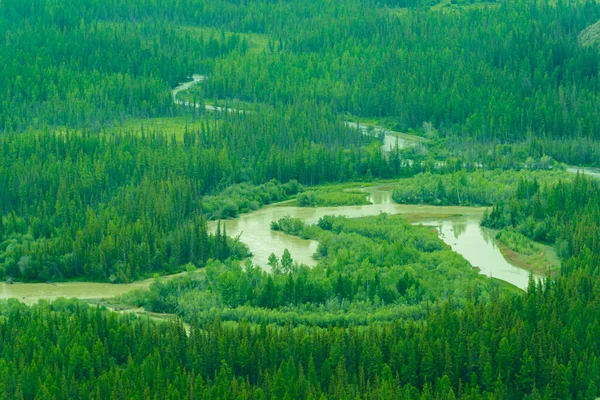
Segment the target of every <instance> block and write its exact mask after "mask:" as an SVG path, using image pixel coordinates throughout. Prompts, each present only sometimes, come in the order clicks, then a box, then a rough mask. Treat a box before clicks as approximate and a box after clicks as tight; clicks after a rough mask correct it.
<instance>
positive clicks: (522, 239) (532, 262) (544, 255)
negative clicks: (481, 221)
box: [496, 229, 560, 276]
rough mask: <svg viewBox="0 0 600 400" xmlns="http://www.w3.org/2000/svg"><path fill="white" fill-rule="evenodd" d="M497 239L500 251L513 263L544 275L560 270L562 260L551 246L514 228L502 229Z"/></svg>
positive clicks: (553, 273)
mask: <svg viewBox="0 0 600 400" xmlns="http://www.w3.org/2000/svg"><path fill="white" fill-rule="evenodd" d="M496 239H497V240H498V248H499V249H500V252H501V253H502V255H503V256H504V258H505V259H506V260H507V261H508V262H510V263H511V264H513V265H516V266H518V267H521V268H524V269H526V270H529V271H532V272H534V273H536V274H539V275H544V276H553V275H556V273H557V272H558V268H559V267H560V260H559V259H558V257H557V256H556V253H555V252H554V250H553V249H552V248H551V247H550V246H545V245H542V244H539V243H536V242H534V241H533V240H531V239H529V238H528V237H526V236H524V235H522V234H521V233H519V232H517V231H515V230H514V229H503V230H501V231H500V232H498V234H497V235H496Z"/></svg>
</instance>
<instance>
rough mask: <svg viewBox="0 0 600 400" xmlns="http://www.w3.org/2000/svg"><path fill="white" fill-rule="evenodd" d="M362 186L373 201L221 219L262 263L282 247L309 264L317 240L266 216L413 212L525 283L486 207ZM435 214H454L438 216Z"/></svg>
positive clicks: (480, 261)
mask: <svg viewBox="0 0 600 400" xmlns="http://www.w3.org/2000/svg"><path fill="white" fill-rule="evenodd" d="M361 190H363V191H365V192H368V193H369V197H368V200H369V201H371V202H372V203H373V204H370V205H363V206H349V207H315V208H313V207H295V206H286V205H281V204H276V205H270V206H266V207H263V208H261V209H260V210H257V211H254V212H251V213H248V214H244V215H241V216H240V217H239V218H237V219H232V220H226V221H221V223H222V224H224V225H225V227H226V228H227V234H228V235H230V236H237V235H240V240H241V241H242V242H244V243H245V244H247V245H248V247H249V249H250V251H251V252H252V254H253V262H254V263H256V264H258V265H260V266H262V267H267V261H268V258H269V255H270V254H271V253H275V254H276V255H277V256H278V257H281V255H282V254H283V251H284V249H286V248H287V249H288V250H289V251H290V254H291V256H292V258H293V259H294V261H296V262H299V263H303V264H306V265H311V266H312V265H315V264H316V261H315V260H314V259H313V257H312V255H313V254H314V253H315V252H316V251H317V246H318V243H317V242H316V241H314V240H304V239H301V238H299V237H296V236H290V235H287V234H285V233H283V232H278V231H272V230H271V229H270V224H271V221H274V220H278V219H279V218H282V217H285V216H286V215H289V216H291V217H297V218H301V219H303V220H304V221H305V222H306V223H308V224H314V223H316V222H318V220H319V218H321V217H323V216H325V215H332V214H334V215H344V216H347V217H364V216H370V215H377V214H379V213H381V212H385V213H388V214H411V215H418V216H419V217H420V218H422V222H421V223H423V224H424V225H430V226H435V227H437V229H438V231H439V233H440V238H441V239H442V240H444V242H446V243H447V244H449V245H450V246H451V247H452V249H453V250H454V251H456V252H458V253H460V254H461V255H462V256H463V257H465V259H467V260H468V261H469V262H470V263H471V265H473V266H476V267H478V268H479V269H480V271H481V273H482V274H484V275H487V276H491V277H494V278H498V279H502V280H504V281H506V282H509V283H511V284H513V285H515V286H517V287H520V288H526V287H527V283H528V281H529V272H528V271H526V270H524V269H521V268H518V267H515V266H513V265H511V264H510V263H508V262H507V261H506V260H505V259H504V257H503V256H502V254H501V253H500V250H499V249H498V246H497V245H496V238H495V234H494V232H492V231H490V230H489V229H486V228H482V227H480V226H479V222H480V220H481V217H482V215H483V212H484V210H485V208H476V207H457V206H450V207H439V206H418V205H403V204H396V203H394V202H393V201H392V190H391V188H390V187H385V186H374V187H367V188H363V189H361ZM440 215H455V216H452V217H449V218H443V219H439V218H437V217H438V216H440ZM216 225H217V222H215V221H211V222H210V223H209V227H210V228H211V229H212V230H213V231H214V230H215V229H216Z"/></svg>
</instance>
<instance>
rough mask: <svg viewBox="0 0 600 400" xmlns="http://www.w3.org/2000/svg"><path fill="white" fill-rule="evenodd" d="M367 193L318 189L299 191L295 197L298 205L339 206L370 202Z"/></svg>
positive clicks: (359, 204) (360, 204)
mask: <svg viewBox="0 0 600 400" xmlns="http://www.w3.org/2000/svg"><path fill="white" fill-rule="evenodd" d="M368 196H369V193H365V192H362V191H360V190H337V189H333V190H331V189H320V190H309V191H306V192H303V193H300V194H299V195H298V196H297V197H296V204H295V205H296V206H298V207H339V206H362V205H367V204H371V202H370V201H368V200H367V197H368Z"/></svg>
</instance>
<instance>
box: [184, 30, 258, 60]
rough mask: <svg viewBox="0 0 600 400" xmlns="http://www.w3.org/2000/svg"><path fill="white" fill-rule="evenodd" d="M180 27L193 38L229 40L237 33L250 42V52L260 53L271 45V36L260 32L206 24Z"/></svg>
mask: <svg viewBox="0 0 600 400" xmlns="http://www.w3.org/2000/svg"><path fill="white" fill-rule="evenodd" d="M178 29H179V30H180V31H181V32H182V33H183V34H187V35H189V36H190V38H192V39H193V40H201V39H204V40H206V39H210V38H211V37H213V38H215V39H216V40H217V41H223V40H225V41H227V40H229V39H230V38H231V37H232V36H234V35H237V36H238V37H239V38H240V39H246V41H247V42H248V53H249V54H256V53H260V52H262V51H263V50H266V49H267V48H268V47H269V36H267V35H262V34H259V33H240V32H231V31H225V30H221V29H216V28H211V27H204V26H180V27H178Z"/></svg>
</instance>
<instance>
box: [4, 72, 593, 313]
mask: <svg viewBox="0 0 600 400" xmlns="http://www.w3.org/2000/svg"><path fill="white" fill-rule="evenodd" d="M206 79H207V78H206V76H204V75H193V76H192V80H191V81H189V82H186V83H183V84H181V85H179V86H177V87H176V88H175V89H173V91H172V96H173V101H174V102H175V103H176V104H181V105H184V106H194V107H200V106H201V105H200V104H192V103H190V102H188V101H182V100H178V99H177V94H178V93H180V92H182V91H184V90H187V89H189V88H190V87H192V86H193V85H195V84H197V83H199V82H202V81H204V80H206ZM205 107H206V109H208V110H212V111H225V110H226V111H229V112H231V111H234V110H233V109H230V108H223V107H218V106H211V105H206V106H205ZM346 125H347V126H351V127H356V128H357V129H360V130H361V131H362V132H363V133H365V134H371V135H376V136H378V135H379V134H383V136H384V141H383V145H382V147H383V148H384V149H386V150H387V151H389V149H390V146H395V145H396V142H397V141H398V144H399V146H401V147H402V146H406V145H409V144H410V143H409V141H408V140H405V139H402V138H398V136H397V135H394V132H391V131H388V130H385V129H384V128H381V127H377V126H367V125H358V124H357V123H351V122H347V123H346ZM567 171H569V172H577V167H569V168H568V169H567ZM585 173H586V174H589V175H590V176H594V177H600V170H596V169H589V168H588V169H585ZM362 190H364V191H365V192H368V193H369V197H368V199H369V201H370V202H371V203H372V204H370V205H364V206H351V207H319V208H310V207H293V206H286V205H282V204H275V205H269V206H266V207H263V208H261V209H259V210H257V211H254V212H251V213H247V214H244V215H242V216H240V217H239V218H237V219H233V220H226V221H223V222H222V223H223V224H224V225H225V226H226V228H227V233H228V234H229V235H230V236H237V235H240V238H241V240H242V241H243V242H244V243H246V244H247V245H248V247H249V248H250V251H251V252H252V254H253V261H254V262H255V263H256V264H258V265H261V266H263V267H265V266H267V259H268V257H269V255H270V254H271V253H272V252H273V253H275V254H276V255H277V256H278V257H279V256H281V254H282V253H283V251H284V249H286V248H287V249H288V250H289V251H290V254H291V255H292V258H293V259H294V260H295V261H297V262H299V263H304V264H307V265H311V266H312V265H315V263H316V261H315V260H314V259H313V258H312V255H313V254H314V253H315V252H316V250H317V245H318V243H317V242H316V241H314V240H304V239H301V238H298V237H294V236H290V235H286V234H284V233H282V232H276V231H272V230H271V229H270V224H271V221H274V220H277V219H279V218H282V217H284V216H286V215H290V216H292V217H298V218H302V219H303V220H304V221H305V222H306V223H308V224H314V223H316V222H317V221H318V220H319V218H321V217H322V216H324V215H332V214H333V215H344V216H347V217H364V216H369V215H377V214H379V213H381V212H385V213H388V214H412V215H414V214H418V215H420V216H421V217H422V218H423V221H422V223H423V224H426V225H431V226H435V227H437V229H438V231H439V232H440V237H441V238H442V239H443V240H444V241H445V242H446V243H447V244H449V245H450V246H451V247H452V249H453V250H454V251H456V252H458V253H460V254H462V255H463V257H465V258H466V259H467V260H468V261H469V262H470V263H471V265H473V266H476V267H478V268H480V270H481V273H482V274H485V275H487V276H492V277H494V278H498V279H502V280H504V281H507V282H509V283H511V284H513V285H515V286H517V287H520V288H525V287H526V286H527V282H528V277H529V272H527V271H525V270H523V269H520V268H517V267H515V266H513V265H511V264H510V263H508V262H507V261H506V260H505V259H504V257H503V256H502V255H501V254H500V251H499V249H498V247H497V245H496V239H495V236H494V234H493V232H490V231H489V230H486V229H485V228H482V227H480V226H479V221H480V220H481V216H482V215H483V211H484V209H483V208H473V207H437V206H417V205H400V204H395V203H394V202H393V201H392V192H391V188H389V187H382V186H374V187H369V188H363V189H362ZM436 215H437V216H439V215H460V216H455V217H451V218H446V219H436V218H435V216H436ZM429 216H431V217H429ZM216 224H217V223H216V222H214V221H211V222H210V225H209V226H210V228H211V229H212V230H213V231H214V230H215V229H216ZM176 275H179V274H175V275H170V276H163V277H161V278H160V279H171V278H172V277H173V276H176ZM152 282H153V279H146V280H142V281H137V282H133V283H129V284H110V283H96V282H62V283H52V284H49V283H14V284H11V285H9V284H6V283H0V299H6V298H12V297H14V298H17V299H19V300H21V301H22V302H24V303H26V304H34V303H36V302H37V301H38V300H39V299H48V300H53V299H56V298H58V297H67V298H70V297H76V298H82V299H101V298H109V297H115V296H119V295H122V294H123V293H125V292H128V291H130V290H133V289H147V288H148V287H149V286H150V284H151V283H152Z"/></svg>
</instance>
